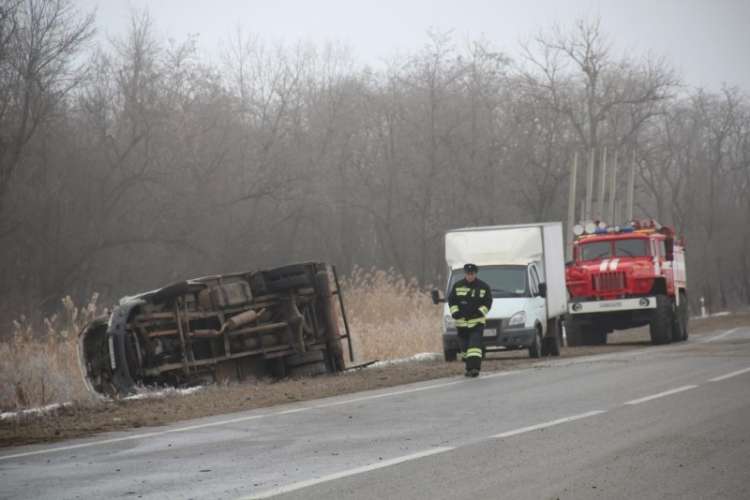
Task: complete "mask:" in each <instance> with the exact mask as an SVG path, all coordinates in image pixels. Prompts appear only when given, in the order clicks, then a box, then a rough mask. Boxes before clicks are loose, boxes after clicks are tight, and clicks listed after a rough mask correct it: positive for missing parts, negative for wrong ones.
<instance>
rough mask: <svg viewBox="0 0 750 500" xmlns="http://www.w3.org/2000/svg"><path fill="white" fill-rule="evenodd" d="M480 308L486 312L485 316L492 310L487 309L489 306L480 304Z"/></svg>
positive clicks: (483, 312)
mask: <svg viewBox="0 0 750 500" xmlns="http://www.w3.org/2000/svg"><path fill="white" fill-rule="evenodd" d="M479 310H480V311H481V312H482V314H484V315H485V316H487V313H488V312H490V310H489V309H487V306H479Z"/></svg>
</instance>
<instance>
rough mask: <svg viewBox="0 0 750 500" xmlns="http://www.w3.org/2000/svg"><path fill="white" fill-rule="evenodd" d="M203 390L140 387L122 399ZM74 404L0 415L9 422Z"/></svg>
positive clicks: (55, 405)
mask: <svg viewBox="0 0 750 500" xmlns="http://www.w3.org/2000/svg"><path fill="white" fill-rule="evenodd" d="M201 389H203V386H200V385H199V386H196V387H188V388H186V389H175V388H174V387H168V388H166V389H158V390H157V389H149V388H146V387H139V388H138V389H137V391H138V392H137V393H136V394H133V395H131V396H127V397H124V398H122V399H123V400H131V401H132V400H138V399H151V398H164V397H167V396H188V395H190V394H193V393H196V392H198V391H199V390H201ZM103 399H105V400H109V398H103ZM72 404H73V403H72V402H70V401H69V402H67V403H55V404H51V405H47V406H41V407H39V408H29V409H28V410H19V411H6V412H2V413H0V421H2V420H8V419H11V418H18V417H25V416H30V415H44V414H46V413H50V412H53V411H55V410H58V409H60V408H62V407H64V406H70V405H72Z"/></svg>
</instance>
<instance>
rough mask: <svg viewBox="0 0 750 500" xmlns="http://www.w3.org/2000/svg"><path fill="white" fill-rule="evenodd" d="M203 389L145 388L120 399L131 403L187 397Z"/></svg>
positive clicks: (200, 387) (201, 387)
mask: <svg viewBox="0 0 750 500" xmlns="http://www.w3.org/2000/svg"><path fill="white" fill-rule="evenodd" d="M201 389H203V386H201V385H198V386H195V387H188V388H186V389H175V388H174V387H167V388H166V389H158V390H157V389H148V388H145V387H140V388H138V389H137V390H138V392H137V393H136V394H132V395H130V396H125V397H124V398H122V399H123V400H125V401H132V400H136V399H151V398H164V397H167V396H187V395H190V394H193V393H196V392H198V391H200V390H201Z"/></svg>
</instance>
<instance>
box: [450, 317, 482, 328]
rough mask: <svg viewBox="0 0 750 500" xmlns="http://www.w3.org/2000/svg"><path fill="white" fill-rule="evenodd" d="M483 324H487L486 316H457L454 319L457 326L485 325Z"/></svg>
mask: <svg viewBox="0 0 750 500" xmlns="http://www.w3.org/2000/svg"><path fill="white" fill-rule="evenodd" d="M485 324H487V318H471V319H464V318H458V319H457V320H456V327H458V328H473V327H475V326H477V325H485Z"/></svg>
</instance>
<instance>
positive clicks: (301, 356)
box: [285, 350, 325, 368]
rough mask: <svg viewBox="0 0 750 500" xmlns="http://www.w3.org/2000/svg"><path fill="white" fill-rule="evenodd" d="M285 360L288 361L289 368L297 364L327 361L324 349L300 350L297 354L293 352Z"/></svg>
mask: <svg viewBox="0 0 750 500" xmlns="http://www.w3.org/2000/svg"><path fill="white" fill-rule="evenodd" d="M285 361H286V365H287V366H288V367H289V368H294V367H295V366H302V365H306V364H308V363H317V362H319V361H325V354H323V351H320V350H315V351H307V352H300V353H297V354H291V355H289V356H287V357H286V358H285Z"/></svg>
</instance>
